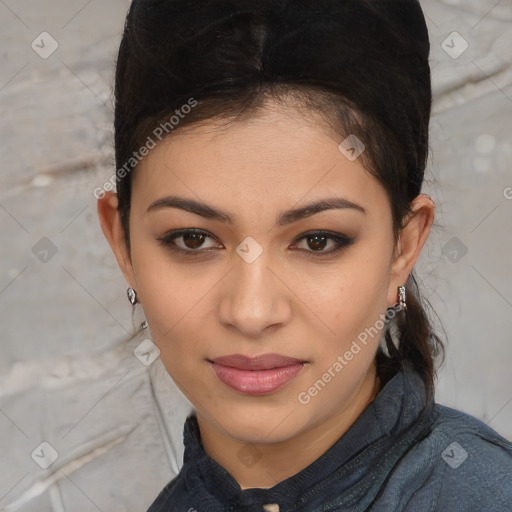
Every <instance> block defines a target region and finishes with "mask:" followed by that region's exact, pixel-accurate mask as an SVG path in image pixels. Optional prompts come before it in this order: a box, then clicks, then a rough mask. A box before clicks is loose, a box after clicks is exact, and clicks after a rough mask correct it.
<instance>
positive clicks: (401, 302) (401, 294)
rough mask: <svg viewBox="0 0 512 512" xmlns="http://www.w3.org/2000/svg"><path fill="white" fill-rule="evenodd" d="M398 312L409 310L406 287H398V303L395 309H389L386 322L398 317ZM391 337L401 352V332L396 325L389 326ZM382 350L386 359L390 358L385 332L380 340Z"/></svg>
mask: <svg viewBox="0 0 512 512" xmlns="http://www.w3.org/2000/svg"><path fill="white" fill-rule="evenodd" d="M396 310H398V311H403V312H404V313H405V312H406V310H407V301H406V295H405V286H399V287H398V302H396V303H395V305H394V306H393V307H390V308H388V311H387V313H386V322H390V320H391V319H392V318H394V317H395V316H396V312H395V311H396ZM388 329H389V335H390V336H391V341H392V342H393V345H394V346H395V348H396V349H397V350H400V338H399V336H400V332H399V330H398V328H397V326H396V324H393V323H390V324H389V327H388ZM380 348H381V350H382V352H384V355H385V356H386V357H390V354H389V350H388V347H387V344H386V337H385V332H384V333H383V334H382V338H381V340H380Z"/></svg>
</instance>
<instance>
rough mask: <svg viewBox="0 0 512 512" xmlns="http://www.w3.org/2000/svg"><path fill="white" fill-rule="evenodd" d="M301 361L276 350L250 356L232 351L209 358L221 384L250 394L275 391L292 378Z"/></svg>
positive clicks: (299, 368)
mask: <svg viewBox="0 0 512 512" xmlns="http://www.w3.org/2000/svg"><path fill="white" fill-rule="evenodd" d="M305 362H306V361H301V360H299V359H295V358H291V357H286V356H281V355H279V354H264V355H261V356H258V357H254V358H250V357H247V356H243V355H241V354H233V355H230V356H222V357H217V358H215V359H214V360H213V361H210V363H211V365H212V367H213V370H214V371H215V374H216V375H217V377H218V378H219V379H220V380H221V381H222V382H223V383H224V384H226V385H227V386H229V387H230V388H232V389H234V390H236V391H240V392H241V393H246V394H250V395H262V394H266V393H271V392H273V391H276V390H277V389H279V388H281V387H282V386H284V385H285V384H287V383H288V382H289V381H290V380H292V379H293V378H294V377H295V376H296V375H297V373H299V372H300V370H301V369H302V368H303V366H304V363H305Z"/></svg>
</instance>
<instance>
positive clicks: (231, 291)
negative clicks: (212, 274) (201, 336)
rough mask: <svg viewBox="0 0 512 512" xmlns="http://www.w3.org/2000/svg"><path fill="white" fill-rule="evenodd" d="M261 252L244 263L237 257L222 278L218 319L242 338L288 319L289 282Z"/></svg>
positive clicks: (258, 334)
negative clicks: (287, 282) (231, 267)
mask: <svg viewBox="0 0 512 512" xmlns="http://www.w3.org/2000/svg"><path fill="white" fill-rule="evenodd" d="M277 267H278V266H276V265H273V264H272V262H269V261H268V259H267V257H266V255H265V253H263V254H261V255H260V256H259V257H258V258H257V259H256V260H255V261H253V262H252V263H248V262H246V261H244V260H243V259H241V258H240V260H239V261H235V266H234V268H233V269H232V270H231V272H229V273H228V275H227V276H226V277H225V279H224V281H223V282H224V285H223V291H222V294H223V295H222V297H221V300H220V302H219V310H218V318H219V321H220V323H221V324H222V325H224V326H226V327H229V328H235V329H237V330H238V331H239V332H240V333H242V334H243V335H244V336H246V337H253V338H256V337H260V336H262V335H263V334H264V333H265V332H267V331H268V330H271V328H276V327H277V326H279V325H280V326H283V325H286V324H287V323H288V322H289V321H290V318H291V304H290V299H291V297H292V296H293V293H292V292H291V291H290V288H289V284H288V286H287V285H286V282H285V281H286V280H285V279H283V276H280V275H279V269H278V268H277Z"/></svg>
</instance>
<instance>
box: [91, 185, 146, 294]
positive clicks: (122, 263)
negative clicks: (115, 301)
mask: <svg viewBox="0 0 512 512" xmlns="http://www.w3.org/2000/svg"><path fill="white" fill-rule="evenodd" d="M117 205H118V198H117V194H114V193H113V192H110V191H109V192H106V193H105V195H104V196H103V197H102V198H101V199H98V217H99V220H100V224H101V229H102V231H103V234H104V235H105V238H106V239H107V241H108V243H109V244H110V247H111V248H112V251H113V252H114V255H115V257H116V260H117V264H118V265H119V268H120V269H121V272H122V273H123V275H124V277H125V279H126V281H127V283H128V284H129V285H130V286H132V287H133V288H136V284H137V283H136V280H135V275H134V272H133V267H132V262H131V258H130V254H129V252H128V249H127V247H126V242H125V238H124V232H123V229H122V226H121V214H120V213H119V211H118V210H117Z"/></svg>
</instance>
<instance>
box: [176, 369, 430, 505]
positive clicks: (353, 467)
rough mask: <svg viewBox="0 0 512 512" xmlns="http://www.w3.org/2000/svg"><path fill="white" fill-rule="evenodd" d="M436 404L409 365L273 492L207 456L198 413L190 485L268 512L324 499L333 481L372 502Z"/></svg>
mask: <svg viewBox="0 0 512 512" xmlns="http://www.w3.org/2000/svg"><path fill="white" fill-rule="evenodd" d="M433 405H434V400H433V399H432V400H431V401H430V402H429V403H427V398H426V390H425V386H424V384H423V382H422V380H421V378H420V376H419V375H418V374H417V373H416V372H415V371H414V370H413V369H412V367H411V366H410V365H407V366H405V367H404V369H403V370H402V371H400V372H398V373H397V374H396V375H395V376H394V377H393V378H392V379H391V380H390V381H389V382H388V383H387V384H386V385H385V386H384V388H383V389H382V390H381V391H380V393H379V394H378V395H377V397H376V398H375V400H374V401H373V402H372V403H371V404H370V405H369V406H368V407H367V408H366V409H365V410H364V411H363V413H362V414H361V415H360V416H359V418H358V419H357V420H356V422H355V423H354V424H353V425H352V426H351V427H350V429H349V430H348V431H347V432H345V434H343V436H341V437H340V439H338V441H336V443H335V444H334V445H332V446H331V447H330V448H329V449H328V450H327V451H326V452H325V453H324V454H323V455H321V456H320V457H319V458H318V459H316V460H315V461H314V462H312V463H311V464H310V465H309V466H307V467H306V468H304V469H303V470H301V471H300V472H298V473H297V474H295V475H293V476H291V477H290V478H287V479H286V480H284V481H282V482H280V483H278V484H276V485H275V486H274V487H271V488H269V489H259V488H251V489H244V490H241V488H240V486H239V484H238V483H237V482H236V480H235V479H234V478H233V477H232V476H231V475H230V474H229V473H228V472H227V471H226V470H225V469H224V468H222V467H221V466H220V465H219V464H218V463H217V462H216V461H215V460H213V459H212V458H210V457H209V456H208V455H207V454H206V452H205V451H204V448H203V446H202V443H201V435H200V430H199V426H198V423H197V417H196V416H195V413H192V414H191V415H189V416H188V417H187V419H186V421H185V426H184V431H183V438H184V447H185V451H184V466H183V468H182V471H181V474H182V476H183V477H184V478H185V480H186V484H187V485H186V487H187V488H189V489H192V490H193V493H194V494H196V495H199V497H201V499H202V498H204V499H205V501H211V500H212V499H213V500H218V501H219V502H220V503H223V504H230V505H231V506H232V507H234V509H236V507H237V506H238V507H240V508H242V507H248V508H251V506H252V507H255V508H254V509H255V510H256V509H258V508H257V507H259V510H262V508H261V507H262V505H263V504H265V503H278V504H281V505H282V506H283V505H284V506H285V507H291V506H292V505H293V504H297V503H298V502H299V501H300V502H302V503H304V502H305V501H304V500H305V499H312V500H314V499H315V496H314V494H315V490H314V489H313V488H315V489H318V490H319V491H318V492H317V494H318V496H317V498H318V499H320V498H321V495H322V493H324V491H325V490H326V489H325V487H326V486H328V485H329V482H332V481H333V478H334V480H335V481H336V482H335V484H336V493H337V495H338V496H340V495H343V496H346V498H347V502H348V501H350V502H351V503H353V502H354V500H355V501H358V500H360V501H364V502H366V503H371V501H372V500H373V498H374V497H375V496H376V495H377V493H378V491H379V489H380V487H381V486H382V485H383V484H384V482H385V480H386V478H387V476H388V474H389V472H390V471H391V470H392V468H393V466H394V465H395V464H396V462H397V461H398V459H399V458H401V457H402V456H403V454H404V453H405V451H407V450H408V449H409V448H410V446H412V445H413V444H414V443H415V442H416V440H417V439H418V438H421V437H424V436H425V435H426V432H427V431H428V430H429V427H430V425H431V423H432V415H433ZM376 468H378V471H377V470H376ZM333 475H336V476H333ZM320 489H323V491H320ZM306 494H307V498H306ZM309 509H310V510H312V509H313V506H312V505H311V508H309Z"/></svg>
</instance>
